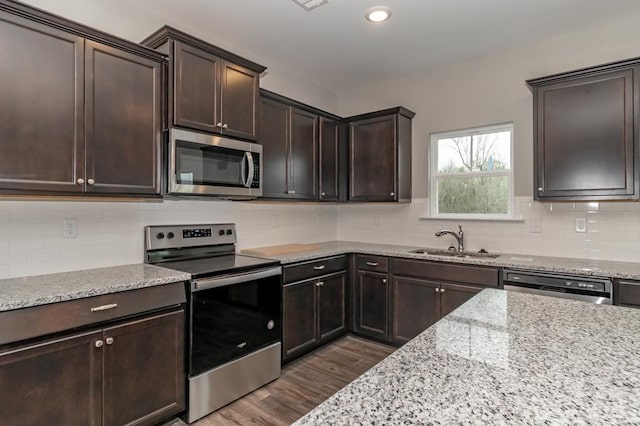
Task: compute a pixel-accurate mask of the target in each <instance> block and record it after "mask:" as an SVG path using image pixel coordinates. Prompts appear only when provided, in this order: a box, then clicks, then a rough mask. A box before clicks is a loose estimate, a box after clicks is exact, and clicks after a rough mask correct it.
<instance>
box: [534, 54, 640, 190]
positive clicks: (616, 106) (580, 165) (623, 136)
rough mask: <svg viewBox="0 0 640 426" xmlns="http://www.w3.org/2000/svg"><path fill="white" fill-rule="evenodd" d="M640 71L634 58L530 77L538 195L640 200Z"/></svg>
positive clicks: (535, 182) (535, 184)
mask: <svg viewBox="0 0 640 426" xmlns="http://www.w3.org/2000/svg"><path fill="white" fill-rule="evenodd" d="M639 73H640V68H639V67H638V61H627V62H624V63H616V64H609V65H603V66H599V67H593V68H589V69H584V70H579V71H575V72H571V73H565V74H559V75H554V76H550V77H544V78H539V79H535V80H529V81H528V82H527V83H528V84H529V85H530V87H531V89H532V92H533V102H534V152H535V161H534V165H535V168H534V198H535V199H536V200H542V201H544V200H623V199H638V196H639V193H640V192H639V189H638V186H639V173H638V172H639V168H638V165H639V162H638V151H639V150H638V131H639V130H638V124H639V123H638V111H640V109H638V107H639V105H640V104H639V103H638V99H639V92H638V90H639V88H640V85H639V84H638V78H639Z"/></svg>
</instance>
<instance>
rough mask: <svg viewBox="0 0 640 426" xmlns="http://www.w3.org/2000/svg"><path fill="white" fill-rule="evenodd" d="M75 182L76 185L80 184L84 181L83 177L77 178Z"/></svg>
mask: <svg viewBox="0 0 640 426" xmlns="http://www.w3.org/2000/svg"><path fill="white" fill-rule="evenodd" d="M76 182H77V183H78V185H82V184H83V183H84V179H82V178H78V180H77V181H76Z"/></svg>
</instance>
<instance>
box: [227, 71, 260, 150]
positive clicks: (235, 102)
mask: <svg viewBox="0 0 640 426" xmlns="http://www.w3.org/2000/svg"><path fill="white" fill-rule="evenodd" d="M221 65H222V67H221V74H220V84H221V87H220V122H221V123H222V125H223V128H222V133H223V134H225V135H230V136H235V137H239V138H243V139H250V140H255V139H256V133H257V124H256V123H257V120H256V118H257V109H258V108H257V106H258V90H259V89H258V79H259V76H258V73H256V72H254V71H251V70H249V69H247V68H244V67H241V66H239V65H235V64H232V63H230V62H226V61H222V64H221Z"/></svg>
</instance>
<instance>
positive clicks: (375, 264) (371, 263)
mask: <svg viewBox="0 0 640 426" xmlns="http://www.w3.org/2000/svg"><path fill="white" fill-rule="evenodd" d="M367 265H369V266H378V262H367Z"/></svg>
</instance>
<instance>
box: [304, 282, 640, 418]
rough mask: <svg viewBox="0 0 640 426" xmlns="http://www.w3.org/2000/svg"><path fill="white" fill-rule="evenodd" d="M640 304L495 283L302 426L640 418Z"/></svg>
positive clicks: (319, 408)
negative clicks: (539, 292) (508, 289)
mask: <svg viewBox="0 0 640 426" xmlns="http://www.w3.org/2000/svg"><path fill="white" fill-rule="evenodd" d="M638 401H640V310H635V309H630V308H623V307H618V306H610V305H595V304H589V303H584V302H578V301H572V300H565V299H557V298H552V297H544V296H536V295H529V294H523V293H513V292H506V291H504V290H496V289H487V290H483V291H482V292H481V293H479V294H478V295H476V296H475V297H474V298H472V299H471V300H469V301H468V302H467V303H465V304H464V305H462V306H461V307H460V308H458V309H457V310H455V311H454V312H452V313H451V314H449V315H448V316H446V317H445V318H443V319H442V320H440V321H439V322H438V323H436V324H434V325H433V326H432V327H430V328H429V329H427V330H426V331H424V332H423V333H422V334H420V335H419V336H418V337H416V338H415V339H413V340H411V341H410V342H409V343H407V344H406V345H404V346H403V347H401V348H400V349H398V350H397V351H396V352H394V353H393V354H391V355H390V356H389V357H387V358H386V359H385V360H383V361H382V362H380V363H379V364H378V365H376V366H374V367H373V368H372V369H370V370H369V371H368V372H366V373H365V374H364V375H362V376H360V377H359V378H358V379H356V380H354V381H353V382H352V383H351V384H349V385H347V386H346V387H345V388H343V389H342V390H340V391H339V392H338V393H336V394H334V395H333V396H332V397H331V398H329V399H328V400H326V401H325V402H324V403H323V404H321V405H320V406H319V407H317V408H316V409H315V410H313V411H311V412H310V413H309V414H307V415H306V416H305V417H303V418H302V419H300V420H299V421H298V422H296V423H295V424H296V425H299V426H303V425H326V424H339V425H356V424H357V425H363V424H367V425H369V424H412V425H413V424H430V425H449V424H461V425H462V424H464V425H469V424H492V425H503V424H508V425H521V424H523V425H524V424H553V425H555V424H640V404H639V403H638Z"/></svg>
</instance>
